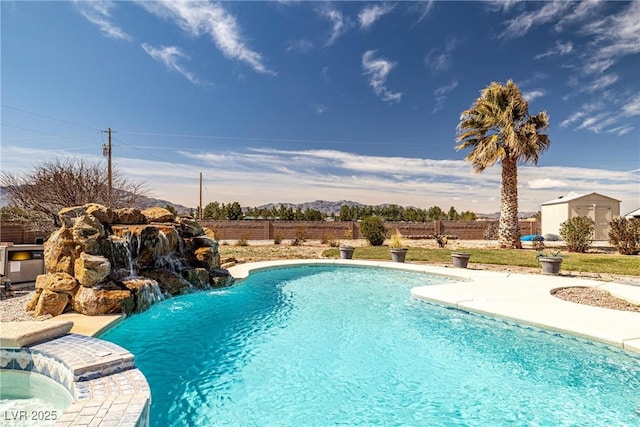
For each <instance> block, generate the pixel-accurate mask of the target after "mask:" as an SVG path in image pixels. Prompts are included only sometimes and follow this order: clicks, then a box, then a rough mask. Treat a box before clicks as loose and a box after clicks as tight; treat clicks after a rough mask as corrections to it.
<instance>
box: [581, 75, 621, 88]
mask: <svg viewBox="0 0 640 427" xmlns="http://www.w3.org/2000/svg"><path fill="white" fill-rule="evenodd" d="M617 81H618V75H617V74H605V75H603V76H600V77H598V78H597V79H595V80H594V81H593V82H591V83H590V84H588V85H586V86H585V87H584V88H583V90H584V91H586V92H590V93H591V92H596V91H599V90H602V89H604V88H606V87H609V86H611V85H612V84H614V83H615V82H617Z"/></svg>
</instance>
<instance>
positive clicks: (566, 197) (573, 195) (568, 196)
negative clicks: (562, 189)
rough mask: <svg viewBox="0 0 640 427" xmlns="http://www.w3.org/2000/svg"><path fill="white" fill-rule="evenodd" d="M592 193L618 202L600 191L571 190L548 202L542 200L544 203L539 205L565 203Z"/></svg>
mask: <svg viewBox="0 0 640 427" xmlns="http://www.w3.org/2000/svg"><path fill="white" fill-rule="evenodd" d="M593 195H596V196H600V197H604V198H607V199H610V200H613V201H614V202H618V203H620V200H618V199H614V198H613V197H609V196H605V195H604V194H600V193H586V194H578V193H574V192H571V193H569V194H566V195H564V196H560V197H558V198H556V199H553V200H549V201H548V202H544V203H542V205H541V206H545V205H556V204H559V203H567V202H570V201H572V200H578V199H582V198H584V197H589V196H593Z"/></svg>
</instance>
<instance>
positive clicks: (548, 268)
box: [537, 252, 562, 275]
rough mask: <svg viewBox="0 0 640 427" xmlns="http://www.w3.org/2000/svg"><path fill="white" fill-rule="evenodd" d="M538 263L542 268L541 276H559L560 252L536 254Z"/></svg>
mask: <svg viewBox="0 0 640 427" xmlns="http://www.w3.org/2000/svg"><path fill="white" fill-rule="evenodd" d="M537 257H538V262H540V266H541V267H542V274H553V275H558V274H560V266H561V265H562V257H561V256H560V252H554V253H551V254H546V253H544V252H541V253H539V254H538V256H537Z"/></svg>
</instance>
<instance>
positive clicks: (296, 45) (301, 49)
mask: <svg viewBox="0 0 640 427" xmlns="http://www.w3.org/2000/svg"><path fill="white" fill-rule="evenodd" d="M285 50H286V51H287V52H289V53H308V52H311V51H312V50H313V43H312V42H310V41H309V40H306V39H300V40H294V41H292V42H289V44H288V45H287V47H286V49H285Z"/></svg>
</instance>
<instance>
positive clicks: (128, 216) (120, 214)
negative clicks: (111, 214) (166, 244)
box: [115, 208, 147, 224]
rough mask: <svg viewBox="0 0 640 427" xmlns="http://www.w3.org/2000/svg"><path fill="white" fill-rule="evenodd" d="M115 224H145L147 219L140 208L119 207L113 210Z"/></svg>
mask: <svg viewBox="0 0 640 427" xmlns="http://www.w3.org/2000/svg"><path fill="white" fill-rule="evenodd" d="M115 214H116V217H117V219H116V223H117V224H146V222H147V219H146V218H145V216H144V215H142V212H140V209H136V208H121V209H116V210H115Z"/></svg>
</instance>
